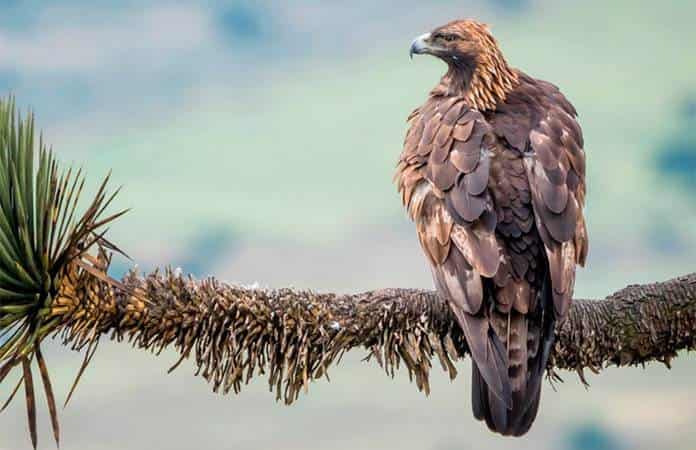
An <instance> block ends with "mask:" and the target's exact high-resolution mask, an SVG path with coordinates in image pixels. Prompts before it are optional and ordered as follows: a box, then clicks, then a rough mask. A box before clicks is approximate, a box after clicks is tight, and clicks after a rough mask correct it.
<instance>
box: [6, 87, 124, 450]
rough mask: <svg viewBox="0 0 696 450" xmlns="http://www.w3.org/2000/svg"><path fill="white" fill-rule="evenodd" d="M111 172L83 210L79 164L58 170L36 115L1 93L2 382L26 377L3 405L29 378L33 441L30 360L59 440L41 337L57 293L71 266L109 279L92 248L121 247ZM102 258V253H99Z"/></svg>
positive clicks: (51, 323) (53, 314) (51, 327)
mask: <svg viewBox="0 0 696 450" xmlns="http://www.w3.org/2000/svg"><path fill="white" fill-rule="evenodd" d="M108 178H109V177H108V176H107V177H106V178H105V179H104V181H103V182H102V184H101V186H100V188H99V190H98V191H97V193H96V195H95V196H94V198H93V199H92V200H91V202H89V203H88V204H87V206H86V207H85V209H84V211H83V212H82V213H78V208H79V206H80V205H81V203H82V202H81V201H80V197H81V194H82V190H83V186H84V177H83V175H82V172H81V170H77V171H73V170H72V169H68V170H65V171H63V170H61V168H60V167H59V165H58V163H57V162H56V160H55V158H54V155H53V152H52V151H51V150H50V149H49V148H47V146H46V145H45V144H44V142H43V139H42V138H41V137H39V139H38V142H36V139H35V132H34V117H33V115H32V114H31V113H28V114H27V115H26V117H24V118H22V117H21V116H20V114H19V113H17V112H16V108H15V102H14V99H13V98H9V99H5V100H0V383H2V381H3V380H4V379H5V378H6V377H7V376H8V374H9V373H10V372H11V371H12V369H13V368H17V367H21V372H20V373H21V378H20V380H19V383H18V384H17V385H16V387H15V389H14V390H13V391H12V393H11V395H10V397H9V399H8V400H7V402H6V403H5V405H4V406H3V407H2V409H5V407H7V405H9V403H10V402H11V401H12V399H13V398H14V396H15V394H16V393H17V392H18V391H19V390H20V388H21V387H22V385H23V386H24V392H25V394H26V403H27V415H28V421H29V431H30V435H31V440H32V444H33V446H34V448H36V402H35V392H34V391H35V390H34V384H35V383H34V380H33V376H32V363H33V362H35V363H36V366H37V367H38V372H39V374H40V378H41V382H42V384H43V387H44V390H45V393H46V398H47V402H48V409H49V412H50V416H51V422H52V427H53V434H54V437H55V440H56V443H58V442H59V439H60V437H59V434H60V433H59V424H58V417H57V411H56V402H55V398H54V395H53V390H52V388H51V381H50V377H49V372H48V369H47V366H46V361H45V359H44V357H43V355H42V353H41V342H42V341H43V339H44V338H45V337H46V336H48V335H50V334H51V333H52V332H55V331H57V329H58V327H59V326H60V324H61V321H62V320H63V317H64V315H61V314H57V312H58V311H57V309H58V308H65V306H64V305H63V306H61V305H59V304H57V302H56V299H57V297H58V296H59V292H60V291H61V289H62V288H65V287H64V286H62V285H63V284H64V283H66V282H70V280H75V279H81V280H84V279H85V278H84V276H83V277H81V278H75V277H72V278H70V277H66V276H65V275H66V274H67V273H68V272H72V273H75V272H76V271H78V272H80V273H84V274H87V275H88V276H92V277H97V278H100V279H103V280H107V281H108V277H107V276H106V268H105V267H103V264H101V265H100V264H97V260H95V259H94V258H92V257H90V256H89V252H91V251H93V250H95V249H100V250H101V252H102V253H103V254H106V252H110V251H112V250H117V249H116V248H115V247H114V246H112V245H111V244H110V243H109V242H108V241H106V240H105V239H104V227H105V225H106V224H108V223H109V222H111V221H112V220H114V219H115V218H117V217H118V216H120V215H121V214H123V213H124V212H125V211H122V212H119V213H116V214H113V215H110V216H108V217H105V211H106V209H107V208H108V206H109V205H110V203H111V201H112V200H113V199H114V196H115V195H116V193H117V192H118V191H116V192H114V193H113V194H111V195H107V192H106V186H107V182H108ZM102 259H103V258H102Z"/></svg>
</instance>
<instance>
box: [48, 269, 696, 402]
mask: <svg viewBox="0 0 696 450" xmlns="http://www.w3.org/2000/svg"><path fill="white" fill-rule="evenodd" d="M87 275H88V274H87V273H86V272H85V271H84V270H83V269H79V268H75V269H74V270H73V272H72V274H69V275H68V276H67V278H66V279H67V280H72V282H66V283H63V288H62V289H61V295H59V297H58V299H57V300H56V304H57V305H58V306H57V307H56V308H58V309H55V315H57V316H61V318H62V322H63V325H62V328H61V331H60V332H61V333H62V337H63V339H64V341H65V343H66V344H68V345H72V346H73V347H74V348H75V349H80V348H82V347H84V346H86V345H89V344H94V342H95V341H96V340H97V339H98V338H99V336H102V335H109V336H110V337H111V338H112V339H115V340H118V341H123V340H127V341H128V342H130V343H131V344H132V345H133V346H135V347H138V348H143V349H148V350H151V351H153V352H156V353H159V352H160V351H161V350H162V349H164V348H166V347H168V346H173V347H174V348H175V349H176V350H177V351H178V352H179V353H180V355H181V359H180V361H179V362H181V361H182V360H184V359H187V358H189V357H192V358H193V359H194V360H195V363H196V365H197V367H198V372H197V374H200V375H202V376H203V377H204V378H205V379H206V380H208V381H209V382H210V383H212V386H213V390H214V391H216V392H218V391H222V392H224V393H227V392H229V391H230V390H232V391H234V392H239V390H240V389H241V388H242V386H243V385H244V384H246V383H248V382H249V381H250V380H251V379H252V378H253V377H255V376H257V375H260V374H266V375H267V376H268V381H269V385H270V387H271V389H272V390H273V391H274V392H275V393H276V397H277V398H278V399H283V400H284V401H285V402H287V403H290V402H292V401H293V400H295V399H296V398H297V396H298V395H299V393H300V392H301V391H302V390H303V389H304V390H306V389H307V388H308V387H309V384H310V381H311V380H313V379H317V378H320V377H323V376H327V371H328V369H329V367H330V366H331V365H332V364H336V363H337V362H338V361H339V360H340V357H341V356H342V355H343V353H345V352H347V351H349V350H352V349H355V348H363V349H365V350H366V351H367V356H366V359H374V360H376V361H377V363H378V364H380V366H382V367H383V368H384V370H385V371H386V372H387V374H389V375H391V376H393V375H394V373H395V370H396V369H398V368H399V367H400V366H401V365H403V366H405V367H406V369H407V371H408V373H409V376H410V377H411V378H412V379H415V381H416V385H417V387H418V388H419V389H420V390H423V391H425V392H426V393H427V392H428V391H429V383H428V380H429V374H430V369H431V366H432V364H433V360H434V359H437V360H439V363H440V365H441V366H442V368H443V369H444V370H445V371H447V372H448V374H449V376H450V377H451V378H454V377H455V376H456V374H457V370H456V367H455V365H454V361H456V360H457V359H458V358H461V357H463V356H464V355H465V354H466V353H467V348H466V343H465V342H464V340H463V338H462V335H461V333H460V331H459V328H458V327H457V326H456V324H455V322H454V320H453V317H452V316H451V315H450V312H449V308H448V307H447V306H446V305H445V304H444V302H442V301H440V299H439V298H438V296H437V294H436V293H434V292H431V291H424V290H415V289H384V290H376V291H370V292H365V293H360V294H352V295H336V294H331V293H316V292H312V291H303V290H292V289H277V290H266V289H255V288H247V287H241V286H233V285H229V284H226V283H223V282H220V281H217V280H214V279H207V280H202V281H197V280H194V279H193V278H190V277H182V276H180V275H178V274H176V273H174V272H172V271H169V270H168V271H164V272H159V271H157V272H155V273H152V274H150V275H147V276H139V275H138V274H136V273H135V272H131V273H129V274H128V275H126V276H125V277H124V279H123V280H122V285H118V286H113V285H110V284H107V283H104V282H103V281H101V282H99V283H88V282H85V279H88V278H89V279H92V280H96V278H94V277H91V278H90V277H87ZM80 277H83V279H82V280H80V279H79V278H80ZM74 287H77V289H78V290H79V292H78V291H77V290H75V288H74ZM61 305H62V306H61ZM556 332H557V343H556V345H555V349H554V352H553V354H552V357H551V359H550V362H549V369H553V368H558V369H567V370H575V371H578V373H580V375H581V378H582V371H583V369H586V368H587V369H591V370H593V371H595V372H596V371H599V370H600V369H602V368H604V367H607V366H608V365H617V366H627V365H635V364H641V363H645V362H648V361H653V360H657V361H661V362H663V363H665V364H666V365H668V366H669V362H670V359H671V358H672V357H674V356H676V354H677V351H679V350H683V349H687V350H691V349H693V348H694V346H695V342H696V341H695V338H694V334H695V332H696V273H693V274H690V275H685V276H682V277H679V278H675V279H672V280H669V281H665V282H661V283H653V284H646V285H633V286H628V287H626V288H625V289H622V290H621V291H618V292H616V293H615V294H612V295H611V296H609V297H607V298H606V299H603V300H575V301H574V303H573V307H572V309H571V311H570V315H569V318H568V319H567V320H566V321H565V322H564V323H562V324H560V325H559V326H558V327H557V330H556ZM179 362H177V364H176V365H175V366H174V367H172V369H171V370H173V369H174V368H175V367H176V366H178V364H179ZM583 380H584V378H583Z"/></svg>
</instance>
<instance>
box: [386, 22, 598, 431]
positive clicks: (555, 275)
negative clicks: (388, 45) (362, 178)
mask: <svg viewBox="0 0 696 450" xmlns="http://www.w3.org/2000/svg"><path fill="white" fill-rule="evenodd" d="M410 53H411V55H413V54H429V55H433V56H436V57H438V58H440V59H441V60H442V61H444V62H445V63H446V64H447V72H446V73H445V74H444V75H443V76H442V79H441V80H440V82H439V83H438V84H437V86H435V88H434V89H433V90H432V91H430V94H429V96H428V99H427V100H426V102H425V103H424V104H423V105H422V106H421V107H419V108H417V109H416V110H415V111H413V113H412V114H411V115H410V116H409V118H408V123H409V130H408V133H407V135H406V139H405V143H404V149H403V152H402V154H401V157H400V160H399V164H398V168H397V174H396V182H397V185H398V188H399V191H400V193H401V196H402V201H403V203H404V205H405V206H406V208H407V210H408V214H409V216H410V217H411V219H413V220H414V221H415V223H416V229H417V233H418V238H419V240H420V243H421V246H422V247H423V251H424V253H425V255H426V257H427V259H428V261H429V263H430V266H431V269H432V273H433V278H434V281H435V285H436V287H437V290H438V292H439V293H440V295H441V296H442V297H443V298H444V299H446V300H447V302H448V303H449V305H450V307H451V309H452V312H453V313H454V315H455V316H456V318H457V321H458V323H459V325H460V326H461V328H462V331H463V334H464V336H465V338H466V341H467V344H468V347H469V350H470V351H471V356H472V358H473V375H472V407H473V412H474V416H475V417H476V418H477V419H478V420H485V422H486V424H487V425H488V427H489V428H490V429H491V430H493V431H495V432H498V433H501V434H504V435H514V436H520V435H522V434H524V433H526V432H527V431H528V430H529V428H530V426H531V424H532V422H533V421H534V418H535V417H536V415H537V411H538V407H539V397H540V392H541V380H542V376H543V374H544V371H545V368H546V364H547V361H548V357H549V353H550V351H551V348H552V347H553V340H554V324H555V323H556V322H557V321H561V320H563V319H564V318H565V317H566V315H567V313H568V309H569V306H570V302H571V297H572V293H573V285H574V281H575V268H576V264H580V265H584V263H585V257H586V255H587V231H586V227H585V220H584V218H583V214H582V209H583V206H584V203H585V152H584V150H583V137H582V131H581V129H580V126H579V125H578V123H577V121H576V117H577V113H576V111H575V108H574V107H573V105H571V103H570V102H569V101H568V100H567V99H566V98H565V97H564V96H563V94H561V92H560V91H559V90H558V88H557V87H556V86H554V85H553V84H551V83H548V82H546V81H542V80H537V79H535V78H532V77H530V76H529V75H527V74H525V73H524V72H522V71H520V70H517V69H514V68H512V67H510V66H509V65H508V64H507V62H506V60H505V58H504V57H503V54H502V52H501V51H500V49H499V47H498V44H497V42H496V41H495V39H494V38H493V36H492V35H491V34H490V32H489V30H488V28H487V27H486V26H485V25H483V24H481V23H478V22H475V21H472V20H459V21H454V22H450V23H448V24H446V25H444V26H441V27H438V28H436V29H435V30H433V31H432V32H430V33H427V34H424V35H422V36H420V37H419V38H417V39H416V40H415V41H413V43H412V45H411V49H410Z"/></svg>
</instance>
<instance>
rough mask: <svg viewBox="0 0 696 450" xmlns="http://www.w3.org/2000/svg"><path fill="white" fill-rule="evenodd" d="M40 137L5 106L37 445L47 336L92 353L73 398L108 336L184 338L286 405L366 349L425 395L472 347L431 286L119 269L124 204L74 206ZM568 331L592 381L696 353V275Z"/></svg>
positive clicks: (5, 364)
mask: <svg viewBox="0 0 696 450" xmlns="http://www.w3.org/2000/svg"><path fill="white" fill-rule="evenodd" d="M33 133H34V131H33V119H32V118H31V116H29V118H28V119H27V120H26V121H22V120H21V118H20V117H19V115H17V114H16V112H15V110H14V104H13V102H12V101H9V102H3V101H0V385H2V383H3V381H4V380H5V379H6V378H7V376H8V374H9V373H10V372H11V371H12V369H14V368H16V367H21V371H20V374H21V376H20V380H19V383H18V384H17V385H16V386H15V388H14V389H13V390H12V389H9V390H8V391H10V392H11V394H10V396H9V399H8V402H7V403H6V404H5V405H4V406H3V407H2V408H0V411H1V410H2V409H4V407H5V406H7V405H8V404H9V402H10V401H11V400H12V398H13V397H14V396H15V394H16V393H17V392H19V390H20V388H21V387H22V385H23V386H24V393H25V398H26V403H27V414H28V420H29V430H30V435H31V439H32V442H33V444H34V447H36V404H35V383H34V380H33V375H32V364H33V363H34V362H36V366H37V367H38V370H39V373H40V376H41V382H42V384H43V388H44V390H45V393H46V398H47V399H48V408H49V412H50V415H51V423H52V427H53V431H54V436H55V439H56V441H58V438H59V424H58V418H57V413H56V405H55V399H54V396H53V389H52V386H51V382H50V378H49V372H48V368H47V367H46V363H45V360H44V358H43V355H42V353H41V347H40V344H41V342H42V341H43V339H45V338H46V337H47V336H49V335H58V336H60V337H61V338H62V339H63V342H64V343H65V345H68V346H71V347H72V348H73V349H76V350H80V349H85V348H86V349H87V350H86V352H85V353H86V356H85V362H84V363H83V365H82V367H81V369H80V371H79V373H78V375H77V378H76V383H75V384H74V385H73V388H72V389H71V390H70V394H69V395H68V398H70V395H72V392H73V391H74V388H75V385H76V384H77V381H78V380H79V379H80V377H81V375H82V373H83V371H84V369H85V368H86V367H87V365H88V364H89V362H90V360H91V357H92V356H93V355H94V353H95V351H96V349H97V344H98V342H99V340H100V338H102V337H105V336H106V337H110V338H111V339H115V340H118V341H121V340H127V341H128V342H131V343H132V344H133V345H134V346H135V347H138V348H143V349H147V350H150V351H153V352H155V353H159V352H160V351H162V350H163V349H164V348H167V347H173V348H175V349H176V350H177V351H178V352H179V353H180V360H179V362H181V361H183V360H185V359H187V358H193V359H194V360H195V363H196V365H197V367H198V373H199V374H200V375H202V376H203V377H204V378H205V379H207V380H208V381H209V382H210V383H212V386H213V389H214V390H215V391H221V392H223V393H227V392H229V391H234V392H238V391H239V390H240V389H241V388H242V386H243V385H244V384H245V383H248V382H249V381H250V380H251V379H252V378H253V377H255V376H257V375H260V374H266V375H267V376H268V381H269V384H270V386H271V389H272V390H273V391H274V392H275V394H276V397H277V398H278V399H283V400H284V401H285V402H286V403H291V402H292V401H293V400H295V399H296V398H297V396H298V395H299V393H300V391H301V390H303V389H304V390H307V389H308V387H309V385H310V382H311V381H312V380H314V379H318V378H320V377H323V376H328V375H327V371H328V369H329V367H330V366H331V365H332V364H335V363H336V362H337V361H339V360H340V357H341V356H342V355H343V354H344V353H345V352H347V351H349V350H352V349H356V348H362V349H364V350H366V351H367V358H368V359H374V360H376V361H377V362H378V363H379V364H380V365H381V366H382V367H383V368H384V370H385V371H386V372H387V373H388V374H390V375H392V376H393V375H394V373H395V370H396V369H398V368H399V367H400V366H402V365H403V366H404V367H405V368H406V370H407V371H408V373H409V376H410V377H411V378H412V379H415V381H416V385H417V387H418V388H419V389H420V390H423V391H425V392H428V391H429V381H428V380H429V375H430V369H431V366H432V364H433V360H434V359H435V358H437V359H438V360H439V362H440V364H441V366H442V367H443V369H444V370H446V371H447V372H448V373H449V376H450V377H452V378H454V377H455V376H456V373H457V371H456V368H455V364H454V361H455V360H456V359H458V358H460V357H462V356H464V355H465V354H466V352H467V347H466V343H465V342H464V340H463V338H462V335H461V333H460V331H459V328H458V327H457V326H456V325H455V322H453V320H452V317H451V316H450V313H449V309H448V308H447V307H446V305H445V304H444V303H443V302H442V301H440V300H439V299H438V297H437V296H436V294H435V293H433V292H429V291H421V290H406V289H385V290H378V291H372V292H366V293H362V294H353V295H336V294H326V293H324V294H321V293H315V292H312V291H297V290H291V289H279V290H263V289H251V288H245V287H241V286H233V285H229V284H225V283H223V282H220V281H217V280H214V279H206V280H202V281H197V280H194V279H193V278H190V277H182V276H180V275H178V274H176V273H174V272H172V271H169V270H165V271H164V272H155V273H152V274H150V275H147V276H140V275H138V274H136V273H135V272H131V273H129V274H128V275H127V276H125V277H124V279H123V280H121V281H118V280H115V279H113V278H111V277H110V276H109V275H108V268H109V264H110V260H111V253H112V252H114V251H118V249H117V248H116V247H115V246H114V245H113V244H111V243H109V242H108V241H107V240H105V239H104V236H103V231H102V230H103V228H104V225H106V224H107V223H109V222H111V221H112V220H114V219H115V218H117V217H118V216H119V215H120V214H121V213H117V214H114V215H111V216H106V214H105V210H106V208H107V207H108V205H109V203H110V202H111V200H112V199H113V195H110V196H109V195H107V193H106V181H105V182H104V183H102V185H101V188H100V189H99V190H98V192H97V194H96V196H95V198H94V199H93V200H92V201H91V202H90V203H88V206H87V208H86V209H85V210H84V212H82V213H78V212H76V211H77V205H78V204H80V202H79V197H80V192H81V190H82V185H83V179H82V177H81V175H80V174H79V172H78V173H77V174H74V173H72V172H71V171H70V170H68V171H61V170H59V167H58V164H57V163H56V161H55V159H54V158H53V154H52V152H51V151H49V150H48V149H47V148H45V146H44V145H43V143H39V145H38V151H37V149H36V148H35V145H34V135H33ZM35 160H37V161H35ZM35 163H37V164H35ZM556 332H557V335H558V339H557V344H556V347H555V349H554V352H553V354H552V357H551V359H550V362H549V369H551V370H552V369H554V368H559V369H570V370H576V371H578V372H579V373H580V376H581V377H582V371H583V369H585V368H588V369H590V370H593V371H598V370H600V369H601V368H603V367H606V366H607V365H609V364H615V365H620V366H623V365H631V364H639V363H644V362H647V361H651V360H658V361H662V362H663V363H665V364H667V365H669V361H670V359H671V358H672V357H674V356H675V355H676V352H677V351H678V350H682V349H692V348H694V344H695V343H694V337H693V336H694V333H695V332H696V274H691V275H686V276H684V277H681V278H677V279H674V280H670V281H666V282H663V283H655V284H650V285H641V286H629V287H627V288H626V289H624V290H622V291H619V292H617V293H616V294H613V295H612V296H610V297H607V298H606V299H604V300H598V301H589V300H576V301H575V302H574V306H573V308H572V309H571V312H570V317H569V318H568V320H566V321H565V322H564V323H563V324H561V325H560V326H559V327H558V328H557V330H556ZM179 362H177V364H175V365H174V367H172V369H174V368H175V367H176V366H177V365H178V364H179Z"/></svg>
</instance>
